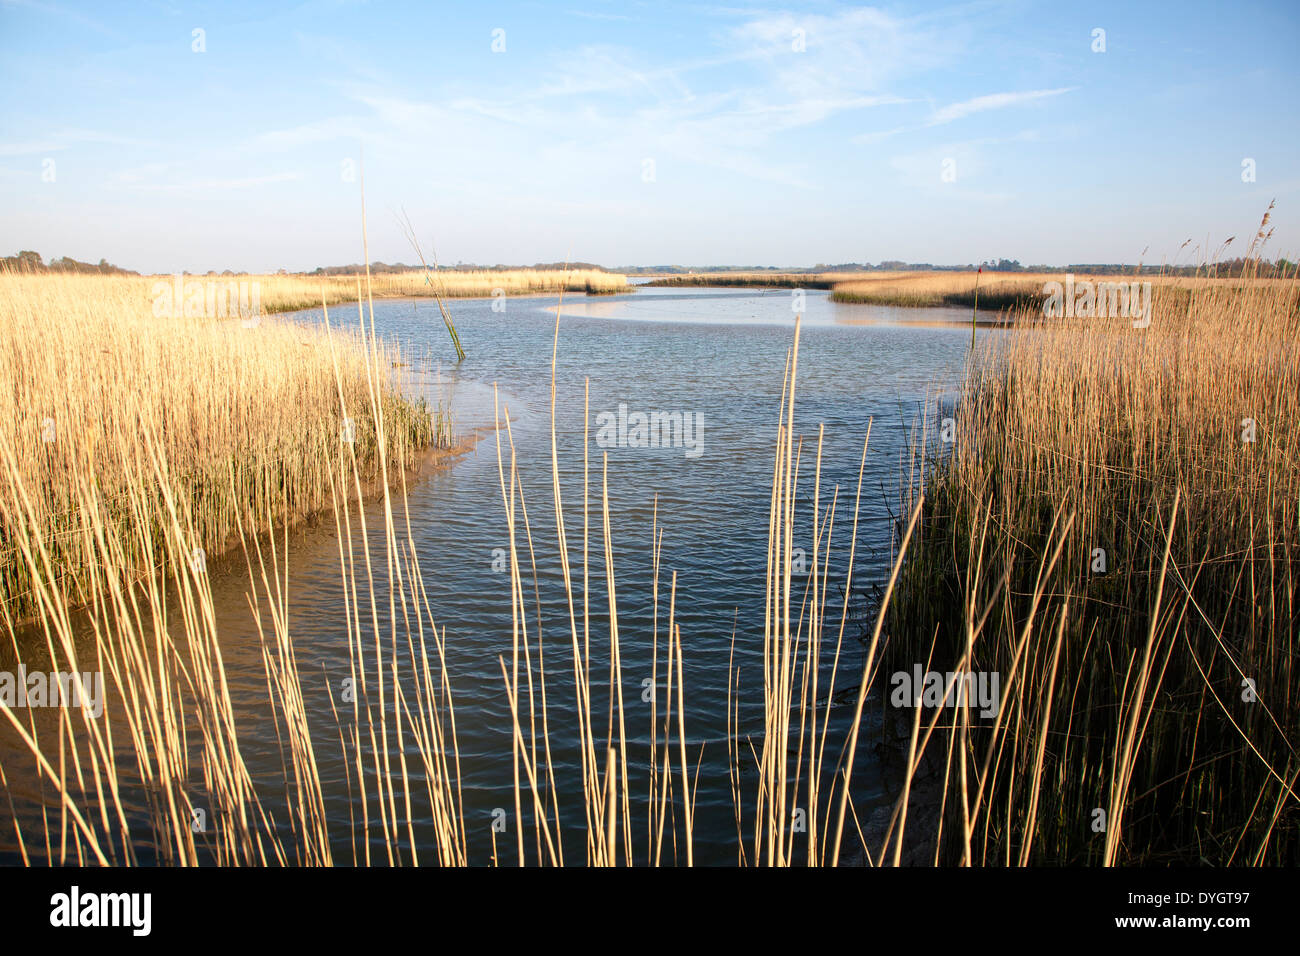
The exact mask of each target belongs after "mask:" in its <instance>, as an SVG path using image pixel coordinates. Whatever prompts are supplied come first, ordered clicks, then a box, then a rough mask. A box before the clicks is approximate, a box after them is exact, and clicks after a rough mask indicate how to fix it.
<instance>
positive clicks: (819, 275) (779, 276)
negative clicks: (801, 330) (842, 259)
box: [646, 272, 907, 289]
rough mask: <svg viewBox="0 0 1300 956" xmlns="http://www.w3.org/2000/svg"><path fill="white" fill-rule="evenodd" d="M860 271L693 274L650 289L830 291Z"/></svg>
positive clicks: (657, 282)
mask: <svg viewBox="0 0 1300 956" xmlns="http://www.w3.org/2000/svg"><path fill="white" fill-rule="evenodd" d="M873 275H876V276H880V277H894V276H900V275H907V273H902V272H880V273H873ZM861 276H862V273H860V272H692V273H689V274H685V275H673V276H665V277H663V278H661V279H654V280H652V281H650V282H648V283H646V285H650V286H665V287H672V286H683V287H702V286H721V287H724V288H726V287H737V288H746V289H832V288H835V287H836V286H838V285H839V284H840V283H843V282H852V281H855V280H856V279H859V278H861Z"/></svg>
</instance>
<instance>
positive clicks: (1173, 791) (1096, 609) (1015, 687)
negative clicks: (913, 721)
mask: <svg viewBox="0 0 1300 956" xmlns="http://www.w3.org/2000/svg"><path fill="white" fill-rule="evenodd" d="M1179 291H1180V290H1179V289H1177V288H1172V287H1170V286H1168V285H1166V286H1163V287H1157V289H1156V301H1155V309H1154V315H1153V320H1152V323H1151V325H1150V327H1148V328H1145V329H1136V328H1133V327H1132V323H1131V322H1129V321H1126V320H1124V319H1115V320H1103V319H1096V320H1089V321H1086V322H1085V321H1082V320H1080V321H1061V320H1044V319H1043V318H1042V316H1041V314H1040V313H1037V312H1034V311H1028V312H1026V313H1024V314H1022V315H1020V316H1018V317H1017V318H1018V322H1017V324H1016V327H1015V330H1014V331H1011V332H1007V333H1002V334H996V335H992V336H990V337H989V338H988V339H986V342H985V347H984V349H983V351H982V352H981V353H980V354H979V355H978V356H977V357H976V359H975V361H973V362H972V365H971V367H970V371H969V374H968V377H967V379H966V382H965V384H964V387H963V390H962V393H961V396H960V400H959V402H958V403H957V405H956V407H955V408H952V407H948V406H945V407H944V409H943V410H942V411H941V412H940V414H941V415H942V416H948V417H951V418H952V419H953V422H954V424H955V433H954V436H953V437H954V439H955V440H954V441H953V442H952V443H951V444H949V445H943V444H938V443H935V442H934V434H933V432H931V433H930V434H929V435H928V436H926V439H922V440H921V441H920V443H919V446H929V450H930V460H928V461H927V462H926V464H925V465H922V464H921V460H922V459H921V458H920V457H919V456H918V458H917V459H916V460H915V461H914V462H913V465H914V468H915V469H916V470H915V471H914V473H913V478H914V479H915V481H916V484H917V487H923V488H924V489H925V491H926V495H927V497H926V504H925V508H924V512H923V519H922V525H921V528H922V530H921V532H920V535H919V540H918V541H917V542H916V543H914V545H913V550H912V557H911V559H910V560H909V562H908V564H907V566H906V572H905V574H904V576H903V579H902V581H901V585H900V591H899V594H898V595H897V596H896V599H895V600H896V608H897V617H896V618H895V619H894V621H893V622H892V625H891V627H892V629H893V632H894V634H895V639H894V641H893V642H892V645H891V647H890V649H889V654H888V659H889V667H890V668H892V669H896V670H908V669H910V668H911V667H912V666H913V665H914V664H916V663H918V662H928V661H933V664H931V665H927V667H933V669H935V670H939V671H949V670H954V669H960V668H962V667H966V668H969V669H972V670H976V671H987V672H999V673H1000V674H1001V675H1002V683H1003V688H1004V691H1003V693H1004V702H1003V707H1002V709H1001V712H1000V713H999V715H998V718H997V720H996V721H995V722H989V721H979V720H978V719H977V718H973V717H972V716H971V715H970V714H969V713H968V712H966V711H964V710H959V711H953V710H948V711H947V712H946V713H943V712H940V711H936V712H935V714H934V718H935V720H937V721H938V724H937V725H936V724H935V723H934V722H930V723H929V726H928V727H927V728H924V729H926V731H927V732H926V735H925V740H926V741H928V742H929V755H930V756H929V757H928V758H927V760H928V763H927V766H928V767H929V768H930V769H931V770H932V771H933V773H934V776H933V778H932V780H931V785H932V787H933V788H934V789H935V790H936V791H937V792H938V793H939V794H940V797H939V800H940V803H941V810H940V815H939V818H940V819H941V821H942V830H941V839H940V841H939V845H937V846H935V847H934V854H935V855H934V859H936V860H939V861H948V862H962V863H971V864H1014V863H1093V864H1107V865H1110V864H1119V863H1145V864H1168V863H1183V864H1196V863H1198V862H1205V861H1208V862H1210V863H1213V864H1216V865H1228V864H1255V865H1258V864H1279V863H1291V864H1294V863H1295V861H1296V859H1297V854H1300V827H1298V826H1297V822H1298V817H1297V812H1298V811H1300V806H1298V805H1297V798H1296V792H1295V786H1296V782H1297V775H1300V757H1298V756H1297V753H1298V751H1297V747H1298V746H1300V719H1298V715H1300V709H1298V708H1297V701H1296V696H1295V695H1296V688H1297V687H1298V686H1300V667H1298V666H1297V665H1298V664H1300V662H1298V661H1297V648H1296V647H1295V643H1294V635H1295V633H1296V628H1297V625H1298V624H1300V605H1298V604H1297V592H1296V588H1297V585H1300V578H1298V577H1297V575H1296V567H1297V565H1296V561H1297V553H1298V552H1297V548H1298V547H1300V528H1298V525H1297V508H1298V506H1300V430H1298V429H1297V427H1296V423H1297V422H1298V421H1300V362H1298V361H1297V357H1296V356H1297V354H1300V353H1298V352H1297V349H1298V348H1300V313H1298V311H1297V289H1296V285H1295V283H1294V282H1280V281H1273V282H1265V281H1257V282H1245V283H1234V284H1228V283H1221V284H1217V285H1211V286H1202V288H1201V289H1200V290H1199V291H1197V292H1196V294H1195V295H1192V296H1188V295H1178V294H1177V293H1178V292H1179ZM1246 419H1250V420H1252V421H1253V422H1254V430H1253V432H1251V431H1250V426H1249V424H1248V423H1245V421H1244V420H1246ZM1251 435H1253V439H1254V440H1253V441H1247V440H1244V439H1245V438H1247V437H1251ZM919 451H920V447H918V452H919ZM1103 553H1104V554H1103ZM1099 559H1100V560H1099ZM1102 561H1104V563H1105V567H1104V570H1103V569H1102V564H1101V562H1102ZM1247 681H1249V682H1250V684H1247V683H1246V682H1247ZM1008 683H1010V685H1011V686H1010V687H1009V688H1008V686H1007V685H1008ZM1252 687H1253V691H1252V690H1251V688H1252ZM1248 691H1249V693H1248ZM1252 694H1254V695H1257V699H1249V698H1250V697H1251V695H1252ZM918 714H919V712H918ZM955 714H959V715H960V716H959V717H957V716H954V715H955ZM926 719H927V721H929V717H928V716H927V718H926ZM923 743H924V742H923ZM925 750H926V748H925V747H924V746H923V747H922V752H925ZM920 764H921V758H920V757H918V758H917V759H916V760H914V761H913V762H912V764H911V765H912V766H914V767H915V766H919V765H920ZM1099 814H1104V818H1103V817H1101V816H1099ZM1103 819H1104V823H1105V826H1104V830H1101V831H1098V830H1097V829H1095V827H1094V825H1095V824H1097V823H1098V822H1099V821H1101V820H1103Z"/></svg>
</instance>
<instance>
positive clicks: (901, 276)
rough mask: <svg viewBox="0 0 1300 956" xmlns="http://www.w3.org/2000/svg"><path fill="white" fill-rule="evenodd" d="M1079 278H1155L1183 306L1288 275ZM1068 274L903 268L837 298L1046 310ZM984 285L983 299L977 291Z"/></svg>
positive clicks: (854, 283)
mask: <svg viewBox="0 0 1300 956" xmlns="http://www.w3.org/2000/svg"><path fill="white" fill-rule="evenodd" d="M1074 278H1075V279H1076V280H1087V281H1090V282H1093V283H1100V282H1126V283H1132V282H1133V281H1135V280H1138V281H1142V282H1147V281H1149V282H1150V283H1151V285H1152V287H1153V288H1160V289H1162V290H1164V291H1165V293H1166V295H1167V298H1166V305H1167V306H1171V305H1172V301H1171V300H1170V299H1169V298H1168V296H1177V297H1179V299H1180V301H1181V302H1182V304H1183V305H1185V304H1186V297H1187V296H1188V295H1191V294H1193V293H1199V292H1206V291H1209V290H1212V289H1234V290H1238V291H1240V290H1241V289H1242V288H1243V287H1244V286H1245V285H1246V283H1247V281H1248V282H1249V283H1250V284H1252V285H1254V286H1256V287H1258V286H1260V285H1270V284H1278V283H1281V284H1285V283H1286V282H1287V281H1289V280H1287V279H1265V278H1251V279H1249V280H1243V279H1226V278H1224V279H1214V278H1207V277H1205V276H1194V277H1182V276H1160V275H1154V276H1152V275H1143V276H1140V277H1139V276H1135V275H1093V274H1087V275H1084V274H1080V275H1077V276H1075V277H1074ZM1065 281H1066V274H1065V273H1062V272H984V273H982V274H979V273H975V272H903V273H893V274H882V275H880V276H873V277H871V278H868V279H864V278H861V277H856V278H852V279H847V280H843V281H836V282H835V283H834V285H833V287H832V291H831V296H830V297H831V301H833V302H844V303H858V304H867V305H893V306H909V307H920V308H926V307H929V308H933V307H939V306H961V307H964V308H971V307H972V306H974V305H976V303H977V301H978V305H979V308H980V309H981V310H989V311H994V312H1000V311H1016V310H1022V309H1030V310H1032V309H1040V308H1041V307H1042V305H1043V301H1044V299H1045V298H1046V296H1045V295H1044V293H1043V286H1044V284H1046V283H1049V282H1056V283H1061V284H1064V283H1065ZM977 287H978V300H977V298H976V291H977Z"/></svg>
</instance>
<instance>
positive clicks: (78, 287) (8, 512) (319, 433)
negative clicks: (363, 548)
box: [0, 275, 449, 617]
mask: <svg viewBox="0 0 1300 956" xmlns="http://www.w3.org/2000/svg"><path fill="white" fill-rule="evenodd" d="M0 331H2V334H0V341H3V347H2V348H0V392H3V394H4V395H5V396H6V398H7V399H9V400H8V401H6V403H5V404H4V406H3V407H0V476H3V477H2V478H0V516H2V517H3V524H2V525H0V583H3V586H4V590H5V601H4V603H3V612H4V614H5V615H6V616H11V617H14V616H16V617H22V616H25V615H26V614H28V613H30V612H31V611H32V609H33V601H34V599H35V598H36V597H37V593H36V591H34V590H33V587H34V584H35V583H36V581H35V580H34V575H35V577H36V578H40V579H41V580H40V583H41V584H43V585H45V586H48V587H52V588H54V589H56V590H57V591H58V592H59V593H60V594H62V595H63V596H64V598H65V599H67V600H70V601H72V602H73V603H84V602H86V601H88V600H90V589H91V588H92V587H93V581H94V578H95V573H94V570H93V565H94V564H95V563H96V562H97V561H98V560H99V559H98V558H97V557H96V556H95V554H94V549H93V548H92V547H91V546H90V544H91V543H90V541H89V540H88V539H87V535H88V534H90V532H91V531H92V530H93V529H94V528H95V527H96V526H97V525H99V524H101V523H103V524H107V525H109V526H115V525H116V524H118V523H119V522H121V521H123V520H127V519H128V518H129V517H130V516H131V515H133V514H136V513H137V512H139V511H140V510H141V509H146V508H147V507H148V506H147V505H146V504H145V502H144V500H143V499H145V498H149V499H153V498H155V497H156V496H157V495H159V494H161V493H163V490H164V488H165V489H166V493H167V494H169V495H171V496H172V497H174V499H175V500H176V502H177V507H178V508H180V509H181V514H180V517H181V519H182V520H183V521H184V523H185V524H186V525H187V527H188V529H189V532H188V533H189V534H190V535H191V536H192V541H191V547H192V548H202V549H203V550H204V552H205V553H207V554H212V555H215V554H217V553H219V552H221V551H222V550H224V549H225V548H227V547H229V546H231V545H233V544H234V543H235V542H236V540H237V533H238V529H239V525H240V522H241V521H242V522H244V524H245V525H250V524H251V526H252V527H258V524H257V523H256V522H255V521H254V514H253V508H252V505H251V501H252V500H253V499H255V498H256V497H257V496H258V495H260V494H263V493H264V492H265V490H266V489H267V488H274V489H275V490H276V493H277V494H278V495H280V496H282V497H283V499H284V503H285V509H284V512H283V514H282V517H283V518H284V519H286V520H290V521H293V520H296V519H298V518H301V517H302V516H304V515H307V514H310V513H312V512H314V511H317V510H319V509H321V508H322V507H324V506H326V505H328V504H329V503H330V500H331V493H330V487H329V460H330V449H332V448H334V447H335V446H337V445H339V444H340V442H341V441H342V437H343V434H342V433H343V427H344V426H343V419H344V417H345V416H344V415H343V414H342V412H341V410H340V395H339V393H340V391H341V392H342V395H343V399H344V404H345V406H346V407H347V408H349V409H351V410H352V411H351V413H350V416H351V417H353V418H354V420H355V435H354V440H355V442H356V448H357V453H358V455H359V456H360V458H361V460H362V461H363V462H364V468H365V470H366V471H367V473H368V477H369V478H373V477H374V476H375V474H377V472H378V471H379V468H380V463H379V462H378V461H376V460H375V457H374V453H375V450H376V448H377V443H376V437H375V429H374V427H373V426H370V425H369V424H368V420H367V418H366V417H365V416H363V415H362V414H360V413H359V412H358V411H357V410H358V409H361V408H363V407H364V405H365V403H367V402H368V401H369V399H370V396H371V394H372V392H373V393H374V394H376V395H377V396H378V399H379V401H380V404H381V405H382V408H383V415H384V417H385V423H386V427H387V430H388V444H387V452H388V454H389V461H390V462H391V464H392V465H393V466H394V467H396V466H399V465H404V464H409V463H410V462H412V461H413V459H414V456H415V454H416V452H417V450H418V449H419V448H421V447H423V446H426V445H429V444H432V443H434V442H441V441H446V440H447V439H448V437H449V436H448V435H447V432H446V428H447V422H446V421H445V420H439V419H436V418H435V416H434V415H433V414H432V413H431V412H430V410H428V409H426V408H424V407H423V406H422V405H412V404H411V403H409V402H407V401H405V400H404V399H402V398H401V397H400V396H399V395H398V393H397V390H396V386H395V383H394V381H393V374H394V373H393V372H392V366H393V364H394V363H396V362H397V361H398V360H399V358H400V357H399V356H398V355H396V354H395V353H391V352H390V351H388V350H381V351H380V352H379V353H377V355H378V358H379V359H380V362H379V364H380V365H381V366H383V367H384V368H385V369H386V371H385V373H384V374H383V375H382V377H381V378H380V380H379V381H375V380H374V376H373V375H372V374H371V369H370V366H371V358H372V357H371V356H370V355H369V354H367V351H366V349H365V347H364V344H363V342H362V340H361V339H360V338H359V337H357V336H349V335H343V334H337V333H336V334H335V335H334V337H333V339H332V340H331V339H330V338H328V337H327V336H326V335H325V334H323V333H322V332H320V331H318V330H316V329H313V328H308V327H306V326H299V325H296V324H293V323H289V322H285V321H281V320H277V319H272V318H260V319H252V320H249V321H240V320H236V319H206V318H184V317H181V318H171V317H155V316H154V315H152V312H151V309H150V308H149V305H148V304H147V303H142V302H141V298H140V282H139V281H137V280H133V279H124V278H117V277H100V276H76V275H49V276H44V275H36V276H33V275H26V276H20V275H0ZM336 366H337V368H336ZM147 446H152V447H154V448H156V449H157V459H156V460H151V459H150V457H149V456H148V455H146V454H144V451H143V449H144V448H145V447H147ZM156 537H157V535H156V534H155V533H153V532H148V531H145V530H144V529H141V534H140V537H139V538H138V540H130V539H128V540H124V541H123V543H122V544H123V552H122V554H120V555H118V556H117V557H116V558H115V560H116V561H118V563H119V564H120V565H121V568H120V569H121V570H122V571H124V572H126V573H136V574H143V573H145V572H146V569H148V568H150V567H152V566H153V565H154V564H155V563H156V562H155V561H154V560H153V558H152V557H151V553H150V552H151V549H152V548H153V547H154V546H156V544H157V541H156ZM23 541H29V542H31V543H33V544H38V545H39V546H40V548H41V549H43V550H44V552H45V553H46V555H47V559H48V562H49V566H48V568H45V567H42V568H32V567H29V566H28V564H27V562H26V561H25V559H24V558H23V557H22V555H21V553H20V551H21V547H22V542H23Z"/></svg>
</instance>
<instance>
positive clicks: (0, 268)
mask: <svg viewBox="0 0 1300 956" xmlns="http://www.w3.org/2000/svg"><path fill="white" fill-rule="evenodd" d="M0 272H98V273H103V274H105V275H129V276H138V275H139V274H140V273H138V272H132V271H131V270H129V269H119V268H118V267H117V266H115V265H113V264H112V263H111V262H109V261H108V260H107V259H100V260H99V264H98V265H96V264H95V263H93V262H78V261H77V260H76V259H71V258H69V257H68V256H62V257H60V258H58V259H51V260H50V261H49V263H48V264H46V263H45V262H43V261H42V260H41V254H40V253H39V252H32V251H31V250H30V249H24V250H23V251H22V252H20V253H18V255H16V256H5V257H3V258H0Z"/></svg>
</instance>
